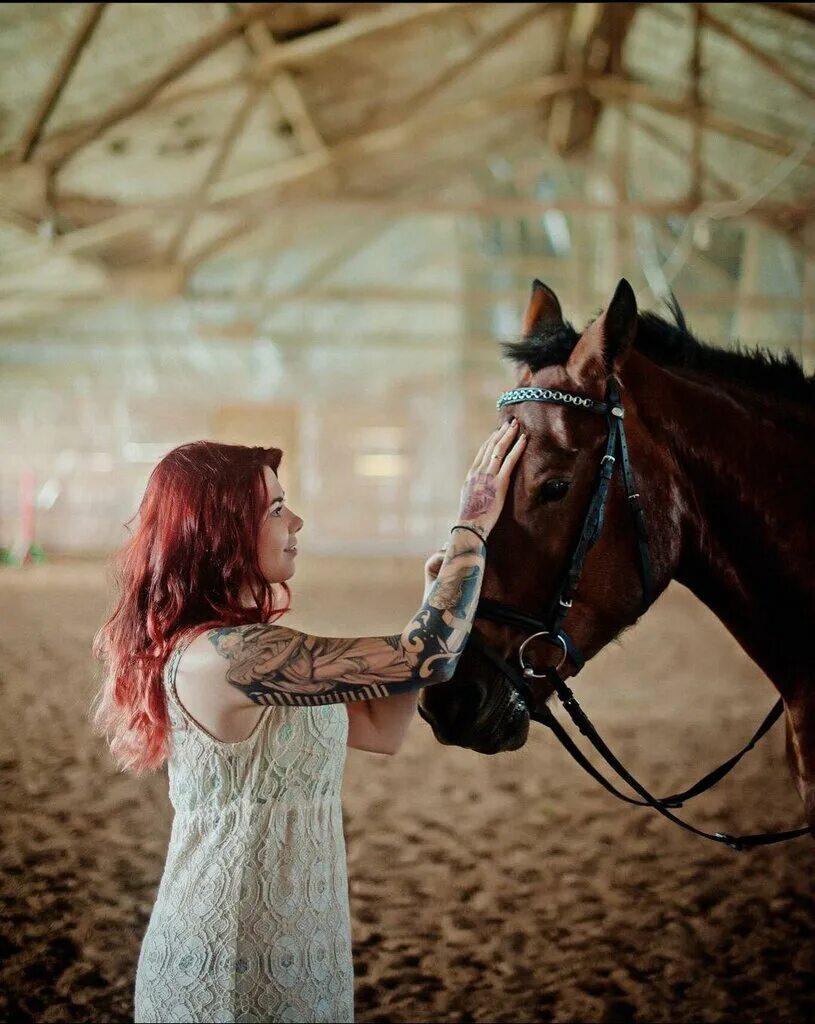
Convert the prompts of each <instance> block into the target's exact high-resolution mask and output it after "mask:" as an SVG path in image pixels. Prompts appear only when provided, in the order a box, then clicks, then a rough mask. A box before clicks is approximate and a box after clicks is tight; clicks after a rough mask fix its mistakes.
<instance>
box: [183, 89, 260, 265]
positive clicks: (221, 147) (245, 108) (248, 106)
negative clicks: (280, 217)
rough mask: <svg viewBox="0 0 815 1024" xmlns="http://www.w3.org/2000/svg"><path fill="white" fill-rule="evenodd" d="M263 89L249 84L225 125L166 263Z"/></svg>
mask: <svg viewBox="0 0 815 1024" xmlns="http://www.w3.org/2000/svg"><path fill="white" fill-rule="evenodd" d="M264 89H265V83H263V82H260V81H256V82H253V83H252V84H251V85H250V86H249V89H248V90H247V92H246V95H245V96H244V98H243V100H242V102H241V103H240V105H239V106H238V109H237V110H236V111H235V114H234V116H233V118H232V120H231V122H230V123H229V127H228V128H227V130H226V132H225V133H224V135H223V137H222V139H221V141H220V142H219V143H218V147H217V149H216V151H215V155H214V156H213V158H212V160H211V162H210V165H209V167H208V168H207V170H206V173H205V174H204V177H203V179H202V181H201V183H200V184H199V185H198V188H197V189H196V190H195V193H194V194H193V196H192V198H191V199H190V201H189V202H188V203H186V204H185V205H184V207H183V210H182V213H181V217H180V218H179V222H178V225H177V227H176V230H175V232H174V234H173V237H172V239H171V240H170V244H169V245H168V246H167V251H166V253H165V255H164V260H165V262H166V263H174V262H176V261H177V260H178V257H179V254H180V252H181V249H182V247H183V245H184V242H185V241H186V239H187V236H188V235H189V232H190V229H191V228H192V225H193V223H194V221H195V218H196V217H197V216H198V214H199V213H201V212H202V210H204V209H205V207H206V205H207V202H208V200H209V190H210V188H211V187H212V185H213V184H214V182H215V181H217V179H218V176H219V175H220V173H221V171H222V170H223V168H224V165H225V164H226V162H227V160H228V159H229V155H230V153H231V152H232V149H233V147H234V145H235V142H236V141H237V139H238V137H239V136H240V134H241V132H242V131H243V129H244V127H245V126H246V121H247V119H248V117H249V115H250V114H251V113H252V111H253V110H254V108H255V104H256V103H257V101H258V99H259V98H260V96H261V93H262V92H263V91H264Z"/></svg>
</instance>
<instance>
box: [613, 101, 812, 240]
mask: <svg viewBox="0 0 815 1024" xmlns="http://www.w3.org/2000/svg"><path fill="white" fill-rule="evenodd" d="M631 122H632V124H634V125H635V126H636V127H637V128H639V129H640V131H643V132H645V133H646V134H647V135H650V137H651V138H652V139H654V140H655V141H656V142H658V143H659V144H660V145H661V146H664V148H665V149H667V150H668V151H669V152H670V153H673V154H674V156H675V157H676V158H677V159H678V160H679V161H680V162H681V163H683V164H684V163H685V162H686V161H687V159H688V154H687V152H686V151H685V149H684V148H683V147H682V146H681V145H680V144H678V143H677V142H676V140H675V139H674V138H673V136H671V135H668V134H666V133H665V132H663V131H661V130H660V129H659V128H657V127H656V126H655V125H652V124H649V123H648V122H647V121H644V120H643V119H642V118H639V117H636V116H633V115H632V116H631ZM702 177H703V179H704V180H705V181H706V182H709V183H710V184H711V185H713V186H714V187H715V188H716V189H717V190H718V191H719V193H720V198H724V199H727V200H733V199H738V198H739V194H738V192H737V191H736V189H735V188H734V187H733V185H732V183H731V182H730V180H729V179H726V178H722V177H721V176H720V175H718V174H716V172H715V171H713V170H712V168H711V167H710V166H709V165H705V166H704V168H703V170H702ZM800 206H801V210H802V211H803V213H802V214H799V215H803V216H811V215H812V214H813V213H815V196H811V197H810V196H805V197H804V198H803V199H802V200H800ZM807 211H809V213H807ZM779 212H783V211H777V210H776V211H774V214H775V216H778V214H779ZM744 220H745V221H751V220H757V221H759V223H761V224H763V225H764V226H765V227H768V228H770V229H771V230H773V231H776V232H777V233H778V234H780V235H782V236H783V238H784V240H785V241H786V242H788V243H789V244H790V245H791V246H792V247H793V248H794V249H797V250H798V251H799V252H801V253H802V254H804V255H807V248H806V245H805V244H804V243H803V242H802V240H801V239H800V238H799V237H798V236H797V235H795V234H793V233H792V232H790V231H789V230H788V229H787V228H786V227H785V226H784V225H782V224H779V223H778V222H777V221H776V220H774V219H773V213H772V212H771V213H767V212H766V211H763V210H761V209H758V210H756V209H751V210H748V211H747V212H746V213H745V214H744ZM810 255H811V254H810Z"/></svg>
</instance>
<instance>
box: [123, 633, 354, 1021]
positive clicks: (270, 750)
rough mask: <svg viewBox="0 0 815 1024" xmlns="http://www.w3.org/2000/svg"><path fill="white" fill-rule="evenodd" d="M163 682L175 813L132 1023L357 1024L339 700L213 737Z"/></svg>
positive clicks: (269, 713) (171, 669)
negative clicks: (237, 734) (243, 735)
mask: <svg viewBox="0 0 815 1024" xmlns="http://www.w3.org/2000/svg"><path fill="white" fill-rule="evenodd" d="M182 654H183V646H182V645H179V646H178V647H177V648H176V650H175V651H174V653H173V655H172V657H171V658H170V661H169V663H168V666H167V670H166V673H165V685H166V690H167V700H168V709H169V714H170V721H171V725H172V740H171V755H170V759H169V762H168V774H169V783H170V800H171V802H172V805H173V808H174V811H175V817H174V820H173V827H172V832H171V836H170V843H169V848H168V851H167V860H166V864H165V868H164V873H163V876H162V879H161V884H160V885H159V890H158V895H157V898H156V903H155V906H154V908H153V912H152V915H151V918H150V923H149V925H148V928H147V933H146V934H145V937H144V941H143V943H142V948H141V954H140V957H139V964H138V970H137V975H136V1018H135V1019H136V1021H137V1022H144V1024H152V1022H159V1021H161V1022H166V1024H173V1022H176V1021H177V1022H190V1024H192V1022H198V1021H201V1022H204V1021H207V1022H208V1021H213V1022H219V1024H220V1022H227V1021H229V1022H232V1021H235V1022H237V1021H241V1022H255V1021H258V1022H260V1021H264V1022H266V1021H288V1022H303V1024H305V1022H323V1021H326V1022H328V1021H330V1022H337V1024H341V1022H345V1021H353V970H352V963H351V937H350V918H349V910H348V882H347V876H346V866H345V865H346V862H345V843H344V839H343V829H342V806H341V802H340V788H341V785H342V775H343V768H344V764H345V750H346V747H345V744H346V738H347V730H348V719H347V713H346V711H345V708H344V707H343V706H342V705H328V706H323V707H268V708H266V709H264V711H263V713H262V715H261V718H260V721H259V722H258V724H257V726H256V728H255V730H254V732H253V733H252V735H251V736H249V737H247V739H245V740H241V741H239V742H235V743H226V742H222V741H220V740H217V739H215V738H214V737H212V736H210V735H209V734H208V733H207V732H206V730H204V729H203V728H202V727H201V726H200V725H198V724H197V723H196V722H195V721H194V719H192V718H191V716H190V715H189V714H188V713H187V712H186V710H185V709H184V707H183V706H182V705H181V703H180V701H179V699H178V696H177V694H176V690H175V676H176V671H177V667H178V663H179V661H180V659H181V655H182Z"/></svg>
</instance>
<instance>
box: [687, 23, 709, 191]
mask: <svg viewBox="0 0 815 1024" xmlns="http://www.w3.org/2000/svg"><path fill="white" fill-rule="evenodd" d="M692 10H693V45H692V47H691V57H690V85H689V88H688V102H689V103H690V105H691V108H692V110H693V120H692V124H691V151H690V189H689V193H688V199H689V200H690V202H692V203H693V204H694V205H695V206H698V205H699V203H701V202H702V196H703V195H704V190H705V186H704V177H703V174H704V161H703V159H702V146H703V143H704V131H703V129H702V116H701V114H702V106H703V104H702V36H703V26H704V6H703V5H702V4H693V6H692Z"/></svg>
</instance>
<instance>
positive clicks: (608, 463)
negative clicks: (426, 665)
mask: <svg viewBox="0 0 815 1024" xmlns="http://www.w3.org/2000/svg"><path fill="white" fill-rule="evenodd" d="M521 402H544V403H549V404H553V405H564V406H570V407H572V408H574V409H583V410H585V411H587V412H589V413H592V414H593V415H596V416H605V417H606V420H607V424H608V437H607V441H606V450H605V454H604V455H603V457H602V459H601V460H600V472H599V478H598V481H597V487H596V489H595V491H594V495H593V497H592V499H591V502H590V504H589V508H588V511H587V513H586V517H585V519H584V520H583V526H582V529H581V531H580V535H579V537H578V540H577V544H576V545H575V548H574V552H573V554H572V558H571V561H570V563H569V567H568V569H567V571H566V574H565V576H564V577H563V579H562V581H561V583H560V586H559V587H558V588H557V590H556V591H555V596H554V598H553V599H552V601H551V602H550V604H549V606H548V608H547V609H546V610H545V611H544V614H543V615H542V616H541V617H540V618H538V617H536V616H533V615H530V614H529V613H527V612H525V611H523V610H521V609H519V608H514V607H512V606H511V605H507V604H503V603H501V602H498V601H490V600H487V599H485V598H482V600H481V601H480V602H479V604H478V609H477V611H476V618H482V619H487V620H489V621H491V622H498V623H502V624H504V625H508V626H514V627H516V628H517V629H519V630H524V631H527V632H529V633H530V635H529V636H528V637H527V638H526V639H525V640H524V641H523V643H522V644H521V646H520V649H519V651H518V661H519V664H520V668H521V673H522V674H521V673H519V672H517V671H516V669H515V668H514V666H513V665H510V664H509V663H508V662H507V661H506V660H505V659H504V658H502V657H501V655H500V654H499V653H498V652H497V651H496V650H495V649H494V648H491V647H490V646H489V645H488V644H487V643H486V641H485V640H484V638H483V637H482V636H481V634H480V633H478V632H477V631H476V630H473V633H472V636H471V641H470V642H471V643H473V644H474V645H475V647H476V648H477V649H478V650H479V651H480V652H481V654H482V655H483V656H484V657H485V658H487V659H488V660H489V661H491V662H492V663H493V665H495V666H496V667H497V668H498V669H499V670H500V671H501V673H502V674H503V675H504V676H505V677H506V679H507V681H508V682H509V683H510V686H511V687H512V688H513V696H514V699H515V701H516V703H517V704H518V705H521V706H523V707H524V708H525V710H526V711H527V713H528V714H529V717H530V718H531V719H532V720H533V721H536V722H540V723H541V724H542V725H545V726H547V727H548V728H549V729H551V730H552V731H553V732H554V734H555V736H556V737H557V738H558V740H559V741H560V743H561V744H562V745H563V746H564V747H565V748H566V750H567V752H568V753H569V754H570V755H571V756H572V757H573V758H574V759H575V760H576V761H577V762H578V764H580V766H581V767H582V768H584V769H585V770H586V771H587V772H588V773H589V774H590V775H591V776H592V777H593V778H595V779H596V780H597V781H598V782H599V783H600V784H601V785H602V786H603V787H604V788H605V789H607V790H608V791H609V792H610V793H612V794H613V795H614V796H616V797H617V798H618V799H620V800H624V801H625V802H626V803H631V804H637V805H639V806H642V807H651V808H653V809H654V810H655V811H657V812H659V813H660V814H662V815H663V816H664V817H666V818H668V819H669V820H670V821H672V822H674V824H676V825H679V826H681V827H682V828H684V829H686V830H687V831H689V832H693V833H694V834H695V835H698V836H701V837H702V838H704V839H710V840H713V841H714V842H717V843H723V844H725V845H726V846H729V847H730V848H731V849H733V850H747V849H751V848H753V847H756V846H766V845H769V844H771V843H779V842H783V841H785V840H787V839H795V838H797V837H798V836H803V835H809V834H811V833H810V830H809V829H808V828H801V829H795V830H791V831H788V832H776V833H761V834H759V835H747V836H733V835H729V834H728V833H725V832H715V833H711V832H705V831H703V830H702V829H698V828H696V827H695V826H693V825H690V824H689V823H688V822H685V821H683V820H682V819H681V818H678V817H677V816H676V815H675V814H673V813H672V809H675V808H678V807H682V805H683V803H684V802H685V801H686V800H690V799H691V798H692V797H694V796H697V795H698V794H699V793H703V792H705V791H706V790H708V789H710V788H711V786H713V785H715V783H717V782H718V781H719V780H720V779H722V778H724V776H725V775H727V774H728V772H730V771H731V770H732V769H733V768H735V766H736V765H737V764H738V762H739V761H740V760H741V759H742V757H744V755H745V754H746V753H747V752H748V750H752V748H753V747H754V746H755V744H756V743H757V742H758V741H759V740H760V739H761V737H762V736H763V735H764V734H765V733H766V732H767V731H768V730H769V728H770V726H772V725H773V723H774V722H776V721H777V720H778V718H779V717H780V716H781V713H782V711H783V701H781V700H779V701H778V702H777V703H776V704H775V706H774V707H773V708H772V710H771V711H770V713H769V714H768V715H767V717H766V718H765V719H764V721H763V722H762V723H761V725H760V726H759V727H758V729H757V730H756V732H755V733H754V734H753V737H752V738H751V739H750V741H749V743H747V744H746V745H745V746H744V747H743V748H742V749H741V750H740V751H739V752H738V753H737V754H735V755H734V756H733V757H731V758H729V759H728V760H727V761H725V762H724V764H722V765H720V766H719V767H718V768H715V769H714V770H713V771H712V772H709V773H708V774H707V775H705V776H704V778H702V779H700V780H699V781H698V782H697V783H696V784H695V785H693V786H691V787H690V788H689V789H687V790H685V791H684V792H682V793H675V794H673V795H672V796H668V797H661V798H659V797H655V796H653V795H652V794H651V793H650V792H649V791H648V790H647V789H646V788H645V787H644V786H643V785H642V784H641V783H640V782H638V781H637V779H635V778H634V776H633V775H631V773H630V772H629V771H628V770H627V769H626V768H625V767H624V766H623V765H622V764H621V763H620V761H619V760H618V759H617V758H616V757H615V755H614V754H613V753H612V752H611V750H610V749H609V748H608V746H607V744H606V743H605V742H604V741H603V739H602V738H601V737H600V735H599V734H598V732H597V730H596V729H595V728H594V726H593V725H592V723H591V721H590V720H589V718H588V716H587V715H586V713H585V712H584V711H583V709H582V708H581V707H580V705H579V704H578V702H577V698H576V697H575V695H574V693H573V692H572V690H571V689H570V688H569V687H568V686H567V684H566V682H565V680H564V679H563V676H562V675H561V674H560V670H561V669H562V668H563V667H564V666H565V664H566V662H567V661H571V663H572V665H573V666H574V673H573V674H576V673H577V672H579V671H580V670H581V669H582V668H583V666H584V665H585V663H586V658H585V656H584V655H583V653H582V652H581V651H580V648H579V647H578V646H577V644H575V642H574V641H573V640H572V638H571V637H570V636H569V634H568V633H567V632H566V631H565V630H564V629H563V628H562V627H563V623H564V621H565V619H566V617H567V616H568V614H569V609H570V608H571V607H572V604H573V601H574V595H575V592H576V590H577V587H578V584H579V582H580V577H581V576H582V575H583V567H584V564H585V561H586V557H587V555H588V553H589V551H590V550H591V549H592V547H593V546H594V544H595V543H596V542H597V540H598V538H599V536H600V534H601V532H602V529H603V522H604V518H605V513H606V506H607V504H608V495H609V490H610V487H611V481H612V478H613V476H614V470H615V468H616V467H617V465H618V464H619V465H620V466H621V467H622V476H623V483H624V486H625V492H626V498H627V501H628V507H629V509H630V511H631V515H632V519H633V523H634V530H635V535H636V539H637V550H638V554H639V563H640V573H641V578H642V601H641V612H640V614H642V613H643V612H645V611H646V610H647V609H648V608H649V607H650V605H651V603H652V601H653V582H652V573H651V559H650V555H649V551H648V530H647V527H646V524H645V516H644V514H643V511H642V506H641V504H640V496H639V491H638V489H637V485H636V479H635V477H634V472H633V469H632V467H631V459H630V457H629V453H628V442H627V440H626V436H625V410H624V409H623V405H622V401H621V399H620V393H619V390H618V388H617V385H616V383H615V382H613V381H609V383H608V388H607V392H606V400H605V401H604V402H599V401H596V400H595V399H593V398H589V397H587V396H584V395H576V394H572V393H570V392H566V391H560V390H556V389H550V388H514V389H513V390H511V391H505V392H504V394H502V395H501V397H500V398H499V399H498V403H497V407H498V410H499V411H500V410H501V409H503V408H504V407H505V406H508V405H517V404H519V403H521ZM537 640H542V641H544V642H545V643H548V644H550V645H554V646H556V647H557V648H559V650H560V652H561V654H560V660H559V663H558V665H557V666H556V667H552V666H549V667H546V668H544V669H543V671H541V672H536V671H535V667H534V666H533V664H531V663H530V660H529V657H530V656H529V653H528V651H527V648H529V646H530V645H533V644H534V642H535V641H537ZM528 679H546V680H547V681H548V682H549V683H550V685H551V686H552V688H553V690H554V693H555V694H556V696H557V697H558V699H559V700H560V702H561V704H562V705H563V707H564V708H565V709H566V712H567V713H568V715H569V717H570V718H571V720H572V721H573V722H574V724H575V725H576V726H577V728H578V729H579V730H580V732H581V733H582V734H583V735H584V736H586V738H587V739H588V740H589V741H590V742H591V744H592V746H593V747H594V748H595V750H597V751H598V753H600V754H601V756H602V757H603V758H604V760H605V761H606V763H607V764H608V765H609V766H610V767H611V768H612V769H613V770H614V771H615V772H616V773H617V774H618V775H619V776H620V778H622V779H623V780H624V781H625V782H626V783H628V785H629V786H631V788H632V789H633V790H634V791H635V792H636V793H638V794H639V795H640V796H641V797H642V798H643V799H642V800H636V799H634V798H632V797H630V796H626V795H625V794H623V793H621V792H620V791H619V790H618V789H617V788H616V787H615V786H614V785H613V784H612V783H611V782H609V781H608V779H606V778H605V777H604V776H603V775H602V774H601V773H600V772H599V771H598V770H597V769H596V768H595V767H594V765H593V764H592V763H591V762H590V761H589V760H588V759H587V758H586V757H585V755H584V754H583V753H582V751H581V750H580V749H579V748H578V747H577V746H576V745H575V743H574V742H573V740H572V739H571V737H570V736H569V734H568V733H567V732H566V730H565V729H564V728H563V726H562V725H561V724H560V722H559V721H558V720H557V718H555V716H554V714H553V713H552V711H551V709H550V708H549V707H548V705H544V707H543V708H542V709H538V708H537V706H536V701H535V698H534V696H533V694H532V692H531V690H530V689H529V686H528V684H527V680H528Z"/></svg>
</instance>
